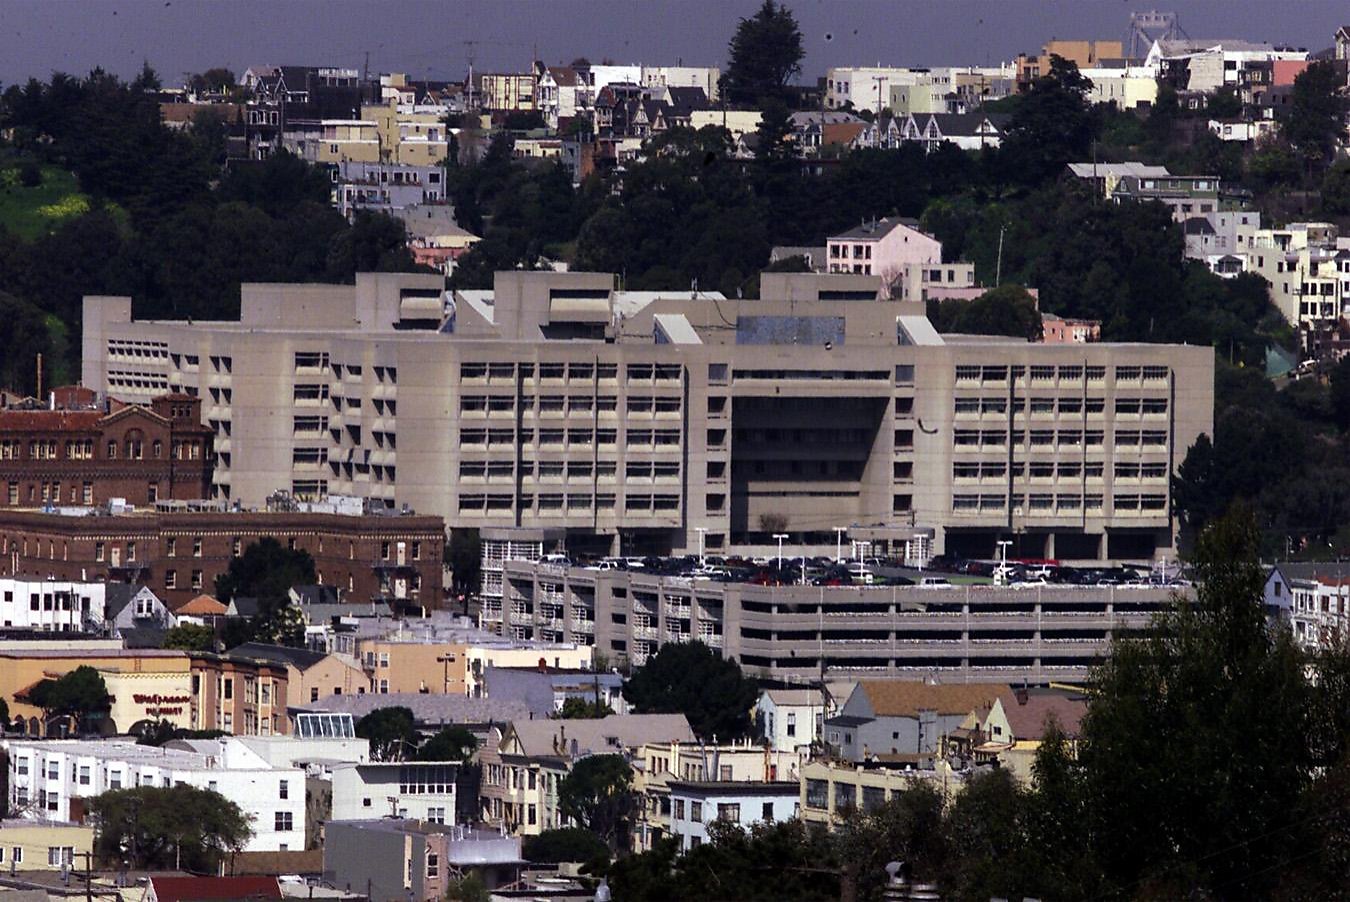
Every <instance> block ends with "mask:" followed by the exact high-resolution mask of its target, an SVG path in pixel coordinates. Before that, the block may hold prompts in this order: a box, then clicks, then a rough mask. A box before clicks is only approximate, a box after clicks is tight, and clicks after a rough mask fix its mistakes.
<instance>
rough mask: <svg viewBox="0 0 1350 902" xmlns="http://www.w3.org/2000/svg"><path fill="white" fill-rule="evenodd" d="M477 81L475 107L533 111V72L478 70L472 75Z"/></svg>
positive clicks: (534, 80)
mask: <svg viewBox="0 0 1350 902" xmlns="http://www.w3.org/2000/svg"><path fill="white" fill-rule="evenodd" d="M474 80H475V81H476V82H478V85H477V89H478V90H477V95H476V96H475V97H474V100H475V101H477V108H478V109H483V110H491V111H492V112H506V113H515V112H521V113H527V112H533V111H534V110H535V109H537V107H536V106H535V98H536V96H537V93H536V86H537V83H538V76H537V75H536V74H535V73H533V72H480V73H476V74H475V75H474Z"/></svg>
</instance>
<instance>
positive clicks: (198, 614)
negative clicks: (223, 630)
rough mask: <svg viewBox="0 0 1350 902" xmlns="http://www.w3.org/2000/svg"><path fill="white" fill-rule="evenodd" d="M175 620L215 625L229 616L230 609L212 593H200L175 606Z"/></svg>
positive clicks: (200, 624)
mask: <svg viewBox="0 0 1350 902" xmlns="http://www.w3.org/2000/svg"><path fill="white" fill-rule="evenodd" d="M172 610H173V616H174V620H175V621H177V622H178V623H191V624H193V625H195V626H215V625H216V624H217V623H218V622H220V621H222V620H224V619H225V618H226V617H227V616H229V612H230V609H229V608H228V607H227V606H226V605H223V604H221V603H220V602H219V601H217V600H216V599H215V598H214V597H212V596H210V595H198V596H197V597H196V598H192V599H189V600H188V601H186V602H184V603H183V604H180V605H178V606H177V607H175V608H173V609H172Z"/></svg>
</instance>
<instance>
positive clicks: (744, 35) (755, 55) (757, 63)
mask: <svg viewBox="0 0 1350 902" xmlns="http://www.w3.org/2000/svg"><path fill="white" fill-rule="evenodd" d="M729 49H730V53H731V59H730V62H729V63H728V64H727V71H726V74H725V75H724V76H723V77H722V91H723V92H724V93H725V94H726V98H727V100H728V101H729V102H731V103H733V104H742V105H746V106H756V105H759V104H762V103H765V102H766V101H768V100H770V99H774V98H777V99H781V98H782V97H783V94H784V90H783V89H784V88H786V87H787V84H788V82H789V81H790V80H791V79H792V77H793V76H795V75H798V74H800V73H801V62H802V57H804V56H805V55H806V52H805V51H804V50H803V49H802V33H801V30H800V29H799V28H798V27H797V20H796V18H795V17H794V16H793V15H792V11H791V10H789V9H788V8H787V7H786V6H784V5H782V4H780V3H775V2H774V0H764V4H763V5H762V6H761V7H760V8H759V10H758V11H757V12H756V13H755V14H754V15H753V16H751V17H750V18H748V19H741V20H740V24H738V25H737V26H736V33H735V35H733V36H732V38H731V44H730V48H729Z"/></svg>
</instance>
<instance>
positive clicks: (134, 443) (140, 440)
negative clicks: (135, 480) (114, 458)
mask: <svg viewBox="0 0 1350 902" xmlns="http://www.w3.org/2000/svg"><path fill="white" fill-rule="evenodd" d="M126 446H127V460H140V459H141V458H143V457H144V456H145V436H144V434H143V433H142V432H141V430H139V429H132V430H131V431H129V432H128V433H127V439H126Z"/></svg>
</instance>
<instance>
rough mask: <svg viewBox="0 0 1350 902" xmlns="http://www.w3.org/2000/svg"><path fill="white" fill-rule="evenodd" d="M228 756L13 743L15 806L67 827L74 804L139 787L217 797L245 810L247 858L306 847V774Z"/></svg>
mask: <svg viewBox="0 0 1350 902" xmlns="http://www.w3.org/2000/svg"><path fill="white" fill-rule="evenodd" d="M222 745H223V746H224V747H225V748H226V752H225V754H223V755H220V756H215V755H207V754H202V753H201V752H196V751H187V750H184V749H178V748H156V747H155V746H148V745H137V744H136V743H135V742H133V741H126V740H105V741H88V740H81V739H67V740H48V741H28V740H9V741H7V742H6V743H5V746H6V748H7V750H8V752H9V802H10V805H11V807H12V808H14V809H15V810H17V811H19V812H20V814H21V816H23V817H24V818H26V819H46V820H69V819H70V817H71V799H76V798H90V797H92V796H96V795H99V794H100V793H103V792H106V791H108V790H112V789H126V788H130V787H133V786H159V787H166V788H167V787H170V786H176V785H180V784H182V785H187V786H195V787H197V788H198V789H210V790H214V791H216V792H218V793H220V794H221V795H223V796H224V797H225V798H227V799H229V800H230V801H232V802H234V803H235V804H236V805H238V806H239V807H240V809H242V810H243V812H244V814H245V815H246V816H248V818H249V819H250V821H251V824H252V828H253V836H252V837H251V838H250V839H249V841H248V844H247V845H245V846H244V850H245V851H248V852H277V851H286V850H288V849H303V848H304V847H305V772H304V771H303V770H300V769H298V768H282V767H272V766H270V765H269V764H268V763H267V761H266V760H264V759H263V758H262V757H260V756H258V755H257V754H256V753H253V752H251V751H250V750H249V749H248V748H247V747H245V746H243V745H241V744H239V743H237V742H236V741H235V740H234V739H233V738H228V739H225V740H223V741H222Z"/></svg>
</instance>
